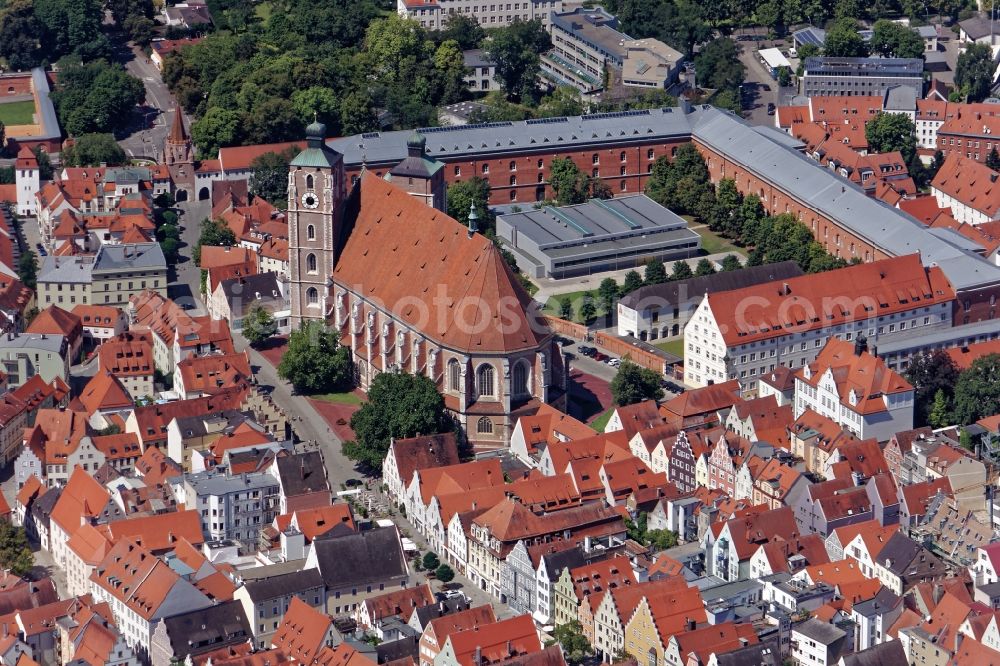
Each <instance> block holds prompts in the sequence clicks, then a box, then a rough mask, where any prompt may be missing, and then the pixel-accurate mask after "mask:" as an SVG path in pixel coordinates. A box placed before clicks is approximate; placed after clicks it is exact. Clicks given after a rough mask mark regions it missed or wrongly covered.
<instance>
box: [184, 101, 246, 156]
mask: <svg viewBox="0 0 1000 666" xmlns="http://www.w3.org/2000/svg"><path fill="white" fill-rule="evenodd" d="M242 122H243V119H242V117H241V116H240V114H239V113H237V112H235V111H230V110H229V109H223V108H220V107H217V106H216V107H212V108H211V109H209V110H208V111H207V112H206V113H205V115H204V116H202V117H201V118H199V119H198V120H196V121H194V123H193V124H192V125H191V140H192V141H193V142H194V144H195V145H196V146H198V150H199V152H200V153H201V154H202V155H205V156H214V155H217V154H218V153H219V148H224V147H226V146H232V145H235V144H236V143H237V141H238V140H239V136H240V125H241V123H242Z"/></svg>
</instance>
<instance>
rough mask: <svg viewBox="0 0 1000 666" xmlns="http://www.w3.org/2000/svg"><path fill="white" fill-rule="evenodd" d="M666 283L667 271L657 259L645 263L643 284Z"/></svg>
mask: <svg viewBox="0 0 1000 666" xmlns="http://www.w3.org/2000/svg"><path fill="white" fill-rule="evenodd" d="M666 281H667V269H666V268H664V266H663V262H662V261H660V260H659V259H650V260H649V261H647V262H646V275H645V278H644V279H643V282H644V283H645V284H663V283H664V282H666Z"/></svg>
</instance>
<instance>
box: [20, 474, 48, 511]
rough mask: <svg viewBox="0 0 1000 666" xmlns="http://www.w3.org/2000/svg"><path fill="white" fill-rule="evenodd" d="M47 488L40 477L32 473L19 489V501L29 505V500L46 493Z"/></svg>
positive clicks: (25, 505) (23, 504)
mask: <svg viewBox="0 0 1000 666" xmlns="http://www.w3.org/2000/svg"><path fill="white" fill-rule="evenodd" d="M46 490H47V488H46V487H45V486H44V485H43V484H42V482H41V481H39V480H38V477H37V476H35V475H34V474H32V475H31V476H29V477H28V479H27V480H26V481H25V482H24V485H23V486H21V489H20V490H18V491H17V503H18V504H20V505H21V506H23V507H27V506H28V503H29V502H31V501H32V500H34V499H35V498H37V497H41V496H42V495H44V494H45V491H46Z"/></svg>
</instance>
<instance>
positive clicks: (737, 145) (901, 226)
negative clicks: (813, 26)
mask: <svg viewBox="0 0 1000 666" xmlns="http://www.w3.org/2000/svg"><path fill="white" fill-rule="evenodd" d="M684 108H687V109H689V112H687V113H686V112H685V111H684V110H683V108H681V107H675V108H663V109H647V110H641V111H621V112H614V113H602V114H595V115H589V116H569V117H558V118H545V119H538V120H527V121H518V122H499V123H480V124H476V125H462V126H457V127H431V128H424V129H421V130H420V132H421V133H422V134H424V136H425V137H426V138H427V153H428V155H429V156H431V157H434V158H436V159H440V160H458V159H465V158H468V157H472V156H474V157H475V159H478V160H483V159H490V158H494V159H495V158H498V157H505V156H507V155H509V154H511V153H518V154H526V153H531V152H532V150H536V151H538V152H544V153H552V152H554V151H560V150H561V151H570V150H579V149H585V148H587V147H595V148H598V147H600V148H607V147H608V146H609V145H612V146H615V147H618V146H626V145H629V144H630V143H655V142H658V141H667V140H671V139H675V140H676V139H685V138H690V137H693V138H695V139H697V140H698V141H699V142H700V143H702V144H704V145H706V146H708V147H710V148H712V149H713V150H715V151H717V152H719V153H720V154H722V155H725V156H726V157H727V159H729V160H731V161H733V162H735V163H737V164H740V165H742V166H744V167H746V168H748V169H751V170H752V171H753V172H754V173H756V174H758V175H759V176H760V177H761V178H762V179H764V180H769V181H770V182H772V183H773V184H774V185H775V186H777V187H780V188H781V189H783V190H785V191H787V192H788V193H789V194H790V195H791V196H793V197H794V198H796V199H798V200H799V201H801V202H802V203H803V204H805V205H808V206H810V207H811V208H813V209H815V210H816V211H817V212H819V213H820V214H822V215H824V216H826V217H828V218H829V219H831V220H834V221H836V222H837V223H839V224H841V225H843V226H844V227H845V228H846V229H848V230H850V231H851V232H852V233H854V234H856V235H858V236H859V237H861V238H863V239H865V240H866V241H867V242H869V243H871V244H872V245H874V246H875V247H878V248H881V249H882V250H883V251H885V252H886V253H887V254H889V255H892V256H902V255H906V254H912V253H914V252H919V253H920V255H921V259H922V261H923V263H924V265H925V266H931V265H938V266H940V267H941V269H942V270H943V271H944V273H945V275H946V276H947V277H948V279H949V281H951V283H952V285H953V286H954V287H955V288H956V289H966V288H969V287H972V286H978V285H985V284H994V283H1000V267H997V266H994V265H991V264H990V263H989V262H987V261H986V260H985V259H983V258H982V257H979V256H977V255H975V254H973V253H970V252H969V251H968V250H966V249H964V248H960V247H957V246H956V245H954V244H952V243H951V242H949V241H948V240H943V239H941V238H939V237H938V236H935V235H934V234H932V233H930V230H929V229H927V228H926V227H924V226H923V225H922V224H920V223H919V222H917V220H916V219H914V218H912V217H910V216H909V215H907V214H906V213H904V212H902V211H900V210H898V209H896V208H893V207H891V206H889V205H888V204H886V203H884V202H882V201H879V200H876V199H873V198H871V197H869V196H867V195H866V194H865V192H864V190H862V189H861V188H860V187H857V186H856V185H854V184H852V183H850V182H849V181H847V180H845V179H843V178H840V177H839V176H838V175H836V174H834V173H833V172H831V171H830V170H829V169H824V168H823V167H821V166H820V165H818V164H817V163H816V162H814V161H813V160H810V159H808V158H807V157H805V156H803V155H801V154H799V153H798V152H797V151H795V150H793V149H791V148H790V146H789V145H788V144H787V143H786V142H785V141H782V142H778V141H777V140H776V139H775V138H774V135H773V133H771V132H767V133H764V132H760V131H757V130H754V129H753V128H752V127H750V126H749V125H747V124H746V123H745V122H744V121H743V120H742V119H739V118H737V117H736V116H734V115H733V114H731V113H728V112H726V111H722V110H720V109H716V108H714V107H711V106H708V105H701V106H697V107H693V108H692V107H684ZM411 135H412V131H410V130H400V131H395V132H371V133H367V134H361V135H355V136H350V137H343V138H340V139H336V140H333V141H330V142H329V145H330V146H331V147H332V148H334V149H335V150H338V151H340V152H341V153H343V155H344V163H345V165H347V166H351V165H353V166H359V165H360V164H361V163H362V162H367V164H368V165H369V167H374V166H375V165H383V166H395V164H397V163H398V162H400V161H401V160H403V159H404V158H405V157H406V155H407V152H406V139H407V138H408V137H409V136H411Z"/></svg>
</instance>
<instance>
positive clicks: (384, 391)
mask: <svg viewBox="0 0 1000 666" xmlns="http://www.w3.org/2000/svg"><path fill="white" fill-rule="evenodd" d="M452 427H453V424H452V422H451V420H450V419H449V417H448V416H447V414H446V413H445V409H444V398H442V397H441V394H440V393H438V391H437V387H436V386H435V384H434V382H433V381H432V380H431V379H429V378H428V377H426V376H425V375H410V374H406V373H394V372H383V373H381V374H379V375H377V376H376V377H375V379H374V380H373V381H372V383H371V385H370V386H369V387H368V401H367V402H365V403H364V404H362V405H361V409H359V410H358V411H357V412H355V413H354V415H353V416H351V429H352V430H353V431H354V435H355V439H354V440H352V441H347V442H344V447H343V449H344V455H346V456H347V457H348V458H350V459H351V460H356V461H358V462H360V463H362V464H364V465H367V466H368V467H371V468H373V469H379V468H380V467H381V465H382V460H383V459H384V458H385V454H386V452H387V451H388V450H389V442H390V440H391V439H392V438H394V437H395V438H405V437H415V436H417V435H418V434H419V435H434V434H437V433H441V432H445V431H448V430H451V429H452Z"/></svg>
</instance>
